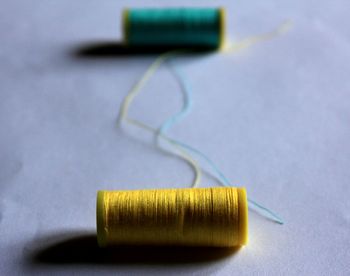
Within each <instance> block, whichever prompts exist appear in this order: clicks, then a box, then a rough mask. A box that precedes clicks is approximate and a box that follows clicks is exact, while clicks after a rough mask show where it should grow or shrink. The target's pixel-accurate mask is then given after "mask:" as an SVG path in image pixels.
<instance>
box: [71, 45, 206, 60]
mask: <svg viewBox="0 0 350 276" xmlns="http://www.w3.org/2000/svg"><path fill="white" fill-rule="evenodd" d="M179 49H180V50H179ZM176 50H179V51H185V52H186V53H187V54H205V53H210V52H213V49H208V48H201V49H186V50H181V47H180V48H179V47H177V48H174V47H128V46H126V45H125V44H123V43H121V42H99V43H89V44H84V45H80V46H78V47H77V49H75V50H74V52H73V55H74V56H75V57H78V58H110V57H118V56H128V55H130V56H137V55H158V54H162V53H165V52H169V51H176Z"/></svg>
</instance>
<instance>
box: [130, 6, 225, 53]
mask: <svg viewBox="0 0 350 276" xmlns="http://www.w3.org/2000/svg"><path fill="white" fill-rule="evenodd" d="M123 25H124V39H125V43H126V45H127V46H129V47H165V48H209V49H217V48H219V47H220V46H222V44H223V41H224V29H225V11H224V9H222V8H166V9H150V8H146V9H126V10H124V13H123Z"/></svg>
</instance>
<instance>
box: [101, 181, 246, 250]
mask: <svg viewBox="0 0 350 276" xmlns="http://www.w3.org/2000/svg"><path fill="white" fill-rule="evenodd" d="M97 237H98V243H99V245H100V246H101V247H106V246H113V245H167V246H169V245H178V246H215V247H233V246H242V245H245V244H246V243H247V240H248V204H247V196H246V191H245V189H244V188H234V187H215V188H185V189H161V190H134V191H99V192H98V194H97Z"/></svg>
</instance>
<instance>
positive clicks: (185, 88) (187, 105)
mask: <svg viewBox="0 0 350 276" xmlns="http://www.w3.org/2000/svg"><path fill="white" fill-rule="evenodd" d="M172 68H173V72H174V75H175V77H176V78H177V80H178V81H179V84H180V87H181V91H182V93H183V106H182V108H181V110H180V111H179V112H178V113H175V114H174V115H173V116H171V117H170V118H168V119H167V120H165V122H164V123H163V124H162V125H161V126H160V127H159V128H158V129H157V136H156V139H157V142H158V145H160V138H161V137H162V136H165V137H167V136H166V131H167V130H169V129H170V128H171V127H172V126H173V125H174V124H176V123H178V122H179V121H180V120H182V119H184V118H185V117H186V116H187V115H188V114H189V113H190V111H191V108H192V106H193V100H192V91H191V89H190V86H189V84H188V82H187V80H186V78H185V76H183V74H182V73H181V72H180V71H179V70H178V69H177V68H176V67H172ZM167 138H168V139H169V140H170V141H171V143H173V144H176V145H178V146H180V147H182V148H184V149H185V150H188V151H191V152H192V153H194V154H196V155H198V156H200V157H201V158H202V159H203V160H205V161H206V162H207V164H208V165H209V166H210V167H211V169H212V170H213V171H214V172H215V174H216V175H217V177H218V179H219V181H220V182H221V184H222V185H224V186H233V185H232V184H231V182H230V181H229V179H228V178H227V177H226V176H225V175H224V173H223V172H222V171H221V170H220V169H219V167H218V166H217V165H216V164H215V163H214V162H213V161H212V160H211V159H210V158H209V157H208V156H207V155H205V154H204V153H203V152H201V151H199V150H197V149H195V148H194V147H192V146H190V145H188V144H185V143H183V142H180V141H178V140H175V139H172V138H169V137H167ZM248 202H249V207H250V208H252V209H254V210H256V211H258V212H260V213H261V212H263V215H264V216H265V217H267V218H269V219H271V220H273V221H275V222H277V223H279V224H284V221H283V220H282V219H281V218H280V217H279V216H278V215H277V214H276V213H274V212H272V211H271V210H270V209H268V208H266V207H264V206H262V205H261V204H259V203H257V202H256V201H254V200H252V199H250V198H248Z"/></svg>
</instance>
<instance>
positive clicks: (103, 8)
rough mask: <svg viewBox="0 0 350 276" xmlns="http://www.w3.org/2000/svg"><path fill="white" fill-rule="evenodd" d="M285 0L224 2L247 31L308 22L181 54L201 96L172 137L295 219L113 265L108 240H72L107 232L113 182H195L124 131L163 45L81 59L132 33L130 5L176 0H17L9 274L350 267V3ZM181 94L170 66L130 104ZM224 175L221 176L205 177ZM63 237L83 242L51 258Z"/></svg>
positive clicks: (5, 198)
mask: <svg viewBox="0 0 350 276" xmlns="http://www.w3.org/2000/svg"><path fill="white" fill-rule="evenodd" d="M191 2H192V1H172V2H171V5H176V6H178V5H190V4H191ZM284 2H288V1H284ZM284 2H283V1H282V2H281V1H246V0H245V1H243V0H240V1H217V2H215V5H220V4H221V5H224V6H226V7H227V9H228V25H229V26H228V32H229V34H230V36H231V37H233V38H234V39H236V40H238V39H240V38H243V37H246V36H249V35H252V34H259V33H263V32H265V31H269V30H272V29H274V28H275V27H276V26H278V24H279V23H281V22H282V21H283V20H285V19H288V18H289V19H292V20H293V22H294V28H293V29H292V30H291V31H290V32H289V33H288V34H286V35H284V36H281V37H278V38H275V39H273V40H271V41H269V42H265V43H262V44H260V45H257V46H254V47H252V48H250V49H249V50H246V51H243V52H241V53H239V54H237V55H223V54H212V55H207V56H203V57H193V58H181V59H179V60H178V61H177V64H178V66H179V68H180V69H181V70H182V71H184V72H185V73H186V74H187V76H188V80H189V82H190V83H191V84H192V87H193V90H194V101H195V106H194V111H193V113H191V116H190V117H189V118H188V119H187V120H186V121H185V122H183V123H182V124H180V125H178V126H176V127H175V128H174V129H173V130H172V131H171V135H172V136H173V137H176V138H178V139H180V140H183V141H186V142H188V143H189V144H192V145H194V146H196V147H197V148H199V149H201V150H202V151H204V152H206V153H207V154H208V155H209V156H211V158H212V159H213V160H214V161H216V163H217V164H218V165H219V166H220V167H221V168H222V170H223V171H224V172H225V173H226V174H227V175H228V177H229V178H230V179H231V180H232V181H233V183H234V184H235V185H245V186H246V187H247V189H248V193H249V196H251V197H252V198H254V199H255V200H257V201H258V202H260V203H263V204H265V205H267V206H268V207H270V208H271V209H273V210H274V211H276V212H277V213H279V214H280V215H281V216H282V217H283V218H284V219H285V221H286V224H285V225H284V226H279V225H277V224H274V223H272V222H270V221H268V220H265V219H263V218H261V217H260V216H258V215H257V214H255V213H251V214H250V244H249V245H248V246H247V247H246V248H244V249H242V250H240V251H238V252H236V253H235V254H232V255H228V256H226V257H223V258H217V259H216V260H214V261H208V262H206V261H204V260H203V261H202V262H196V261H194V260H192V259H191V258H189V259H188V260H187V261H186V258H185V260H182V261H180V260H179V261H176V260H173V262H170V263H169V262H164V261H162V260H161V259H162V258H161V256H162V255H163V253H162V252H160V253H159V252H158V253H157V252H155V251H152V250H150V251H149V252H148V251H147V250H146V252H145V250H144V251H143V252H144V253H145V254H144V255H145V258H146V256H147V255H148V256H147V257H148V258H151V261H147V260H143V259H142V256H143V255H142V254H141V256H138V258H134V259H133V255H132V254H130V252H129V253H125V254H126V255H127V256H124V257H125V260H124V259H119V260H116V261H115V262H113V261H110V262H107V263H101V262H100V261H99V260H98V259H99V258H98V256H99V255H100V254H102V253H100V252H99V251H95V252H96V253H95V255H96V256H92V257H91V258H87V257H86V254H87V255H89V254H90V251H91V252H92V251H94V249H91V248H90V249H87V251H85V252H84V250H85V249H84V245H81V246H77V245H76V244H75V243H74V242H70V241H68V240H69V239H70V238H72V237H73V241H74V239H75V238H74V237H81V236H84V235H86V234H94V231H95V196H96V191H97V190H98V189H126V188H129V189H136V188H157V187H187V186H189V185H190V181H191V180H192V177H193V175H192V171H191V170H190V168H189V167H188V166H187V165H186V164H185V163H184V162H182V161H181V160H179V159H176V158H172V157H171V156H167V155H164V154H162V153H161V152H159V151H158V150H156V149H155V148H153V147H152V146H151V145H150V144H149V140H150V139H149V137H147V136H145V135H143V132H142V131H140V132H138V134H140V136H141V138H140V139H135V135H134V134H133V136H130V135H128V134H127V133H125V132H122V131H120V130H118V129H117V128H116V127H115V123H116V116H117V114H118V108H119V105H120V103H121V100H122V99H123V97H124V96H125V95H126V93H127V91H128V89H129V88H130V87H131V85H132V84H133V83H134V82H135V81H136V80H137V79H138V78H139V77H140V75H141V74H142V72H143V71H144V70H145V69H146V68H147V66H148V65H149V64H150V62H151V61H152V60H153V59H154V58H155V56H142V55H141V56H133V55H124V56H123V55H121V56H117V57H110V58H95V59H93V58H88V57H85V58H83V57H77V56H76V55H75V54H74V52H75V51H76V50H77V49H79V47H81V46H82V45H84V44H85V45H86V44H89V43H99V42H103V41H108V40H109V41H113V40H114V39H118V38H120V37H121V33H120V31H119V27H120V23H119V16H120V11H121V9H122V8H123V7H124V6H135V5H139V6H140V5H141V6H143V5H147V6H155V5H165V4H164V3H165V1H92V0H91V1H86V0H84V1H83V0H81V1H77V0H76V1H68V0H64V1H63V0H62V1H39V0H37V1H19V0H16V1H5V2H3V3H2V5H1V9H0V34H1V44H0V121H1V130H0V184H1V185H0V192H1V198H0V200H1V201H0V252H1V253H0V269H1V272H0V274H2V275H12V274H14V275H16V274H17V275H18V274H23V273H31V274H38V273H46V274H55V273H57V274H59V273H69V274H73V273H87V274H90V273H91V274H94V273H110V274H142V275H147V274H148V275H155V274H167V275H168V274H170V275H171V274H191V275H233V274H237V275H252V274H262V275H279V274H284V275H286V274H289V275H300V274H303V275H349V273H350V253H349V246H350V235H349V233H350V211H349V208H350V201H349V196H350V188H349V181H350V170H349V167H350V122H349V118H350V101H349V93H350V78H349V72H350V62H349V61H350V40H349V37H350V24H349V19H348V18H349V17H348V12H349V9H350V4H349V1H347V0H335V1H301V0H299V1H289V3H284ZM193 4H199V1H193ZM200 4H201V5H205V4H209V5H210V4H211V5H213V3H212V2H211V1H201V3H200ZM180 95H181V94H180V93H179V91H178V86H177V83H176V81H175V80H174V78H173V76H172V75H171V73H169V71H168V70H167V69H166V67H163V69H162V70H161V71H160V72H159V74H158V75H156V76H155V78H154V79H153V80H152V81H151V82H150V83H149V85H148V86H147V88H146V90H145V91H143V94H142V96H140V98H138V99H137V101H136V102H135V105H134V106H133V108H132V110H131V114H132V115H133V116H134V117H137V118H140V119H143V120H144V121H146V122H148V123H150V124H152V125H154V126H157V125H159V124H160V123H161V122H162V121H163V120H164V119H165V118H166V117H167V116H169V115H171V114H172V113H173V112H175V111H176V110H177V109H178V108H179V107H180V104H181V96H180ZM157 105H160V107H159V108H158V107H157ZM133 137H134V138H133ZM209 185H216V183H215V182H214V181H213V180H212V179H210V178H206V179H204V181H203V186H209ZM60 241H66V243H68V245H67V247H64V249H63V252H62V250H61V251H60V252H61V253H58V255H59V256H56V255H54V256H51V255H49V256H48V257H46V259H45V258H41V259H40V258H38V257H36V256H37V255H40V254H44V253H42V252H43V250H44V249H50V248H52V246H51V245H53V244H57V243H59V242H60ZM90 241H91V239H90ZM92 247H93V246H92ZM89 250H90V251H89ZM58 251H59V250H58ZM141 251H142V250H141ZM65 252H67V255H66V254H65ZM72 252H73V253H72ZM75 252H77V253H75ZM185 253H186V252H180V253H179V254H177V255H178V256H176V254H174V255H173V256H172V255H171V254H169V252H168V253H167V254H168V255H169V258H170V259H171V258H172V257H174V258H175V259H176V258H178V257H179V256H180V255H183V254H185ZM60 254H61V255H62V256H61V255H60ZM69 254H71V255H69ZM75 254H82V255H84V254H85V255H84V256H85V257H84V256H83V257H81V258H80V259H79V258H78V257H77V256H76V255H75ZM91 254H92V253H91ZM135 254H136V253H135ZM152 254H153V255H154V256H149V255H152ZM164 254H165V253H164ZM204 254H207V255H208V254H210V252H206V253H204ZM44 255H45V254H44ZM122 255H123V254H119V256H122ZM70 258H71V259H70ZM43 259H44V260H43ZM47 259H49V261H48V260H47ZM146 259H147V258H146ZM203 259H205V258H204V257H203Z"/></svg>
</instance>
